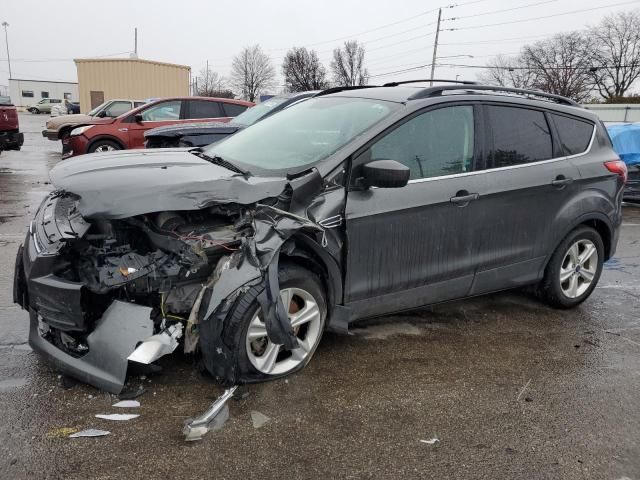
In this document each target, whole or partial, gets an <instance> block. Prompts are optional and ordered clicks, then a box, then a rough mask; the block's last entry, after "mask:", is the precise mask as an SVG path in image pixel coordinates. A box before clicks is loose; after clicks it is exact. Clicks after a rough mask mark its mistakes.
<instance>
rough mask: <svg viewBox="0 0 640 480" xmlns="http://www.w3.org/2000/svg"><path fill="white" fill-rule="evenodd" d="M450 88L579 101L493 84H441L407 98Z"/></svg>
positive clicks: (439, 93) (571, 104)
mask: <svg viewBox="0 0 640 480" xmlns="http://www.w3.org/2000/svg"><path fill="white" fill-rule="evenodd" d="M451 90H467V91H468V92H474V91H489V92H504V93H517V94H519V95H524V96H527V97H539V98H544V99H547V100H553V101H554V102H556V103H559V104H561V105H570V106H572V107H580V104H579V103H577V102H575V101H573V100H571V99H570V98H567V97H563V96H562V95H555V94H553V93H545V92H539V91H536V90H525V89H523V88H512V87H499V86H494V85H473V86H471V87H469V88H468V89H466V88H465V87H461V86H457V85H442V86H438V87H429V88H425V89H424V90H420V91H419V92H417V93H415V94H413V95H411V97H409V100H417V99H419V98H428V97H437V96H440V95H442V93H443V92H446V91H451Z"/></svg>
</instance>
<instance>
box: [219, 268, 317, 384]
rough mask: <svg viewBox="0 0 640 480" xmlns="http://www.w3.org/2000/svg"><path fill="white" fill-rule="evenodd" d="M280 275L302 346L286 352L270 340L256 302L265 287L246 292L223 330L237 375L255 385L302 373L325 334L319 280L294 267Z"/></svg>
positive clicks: (304, 270) (280, 281)
mask: <svg viewBox="0 0 640 480" xmlns="http://www.w3.org/2000/svg"><path fill="white" fill-rule="evenodd" d="M278 276H279V283H280V290H281V292H289V293H290V299H291V300H290V301H289V302H288V303H289V304H290V306H289V312H291V313H290V315H289V318H290V319H291V321H292V324H294V325H295V327H294V333H295V334H296V336H297V337H298V339H299V342H300V345H301V347H299V348H297V349H295V350H284V349H282V348H281V347H280V346H278V345H276V344H273V343H272V342H271V340H269V338H268V336H267V335H266V328H265V327H264V323H263V322H262V321H261V320H260V318H259V317H260V316H261V315H262V313H261V311H260V306H259V304H258V301H257V300H256V298H257V296H258V294H259V293H260V292H261V291H262V289H263V287H254V288H251V289H250V290H249V291H247V292H246V293H245V294H244V295H243V296H242V297H241V298H240V299H239V300H238V301H237V302H236V304H235V305H234V307H233V310H232V311H231V312H229V315H228V317H227V320H226V323H227V325H228V328H225V329H224V333H223V336H224V338H223V340H224V343H225V344H226V345H229V346H233V348H234V350H235V358H236V359H237V360H236V361H237V365H236V367H237V368H236V371H237V372H238V374H239V375H238V376H239V377H240V378H244V379H250V380H251V381H252V382H255V381H267V380H273V379H276V378H280V377H283V376H286V375H289V374H291V373H294V372H297V371H299V370H302V369H303V368H304V367H305V366H306V365H307V364H308V363H309V361H310V360H311V357H312V356H313V354H314V352H315V350H316V348H317V347H318V344H319V343H320V339H321V338H322V333H323V332H324V325H325V319H326V316H327V305H326V300H325V293H324V288H323V286H322V282H321V281H320V280H319V279H318V277H317V276H316V275H315V274H313V273H312V272H310V271H309V270H306V269H305V268H302V267H300V266H298V265H295V264H284V265H282V266H281V268H280V272H279V275H278ZM281 294H282V293H281ZM283 295H285V294H283ZM296 314H297V315H296ZM305 320H306V321H305ZM298 322H299V323H298ZM248 336H249V338H248Z"/></svg>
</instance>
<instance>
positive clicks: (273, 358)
mask: <svg viewBox="0 0 640 480" xmlns="http://www.w3.org/2000/svg"><path fill="white" fill-rule="evenodd" d="M338 90H339V91H336V90H333V91H330V92H326V93H325V94H320V95H318V96H316V97H314V98H310V99H307V100H306V101H304V102H301V103H299V104H297V105H294V106H292V107H290V108H287V109H285V110H283V111H282V112H280V113H279V114H278V115H274V116H272V117H269V118H267V119H265V120H263V121H261V122H259V123H256V124H255V125H253V126H252V127H251V128H248V129H245V130H242V131H240V132H239V133H237V134H236V135H234V136H232V137H229V138H227V139H225V140H224V141H222V142H219V143H216V144H214V145H212V146H210V147H209V148H206V149H204V150H202V149H192V150H188V149H173V150H172V149H167V150H147V151H144V152H138V151H121V152H110V153H104V154H102V153H101V154H93V155H91V158H86V157H82V158H81V157H78V158H75V159H72V160H68V161H65V162H63V163H60V164H58V165H57V166H56V167H55V168H54V169H53V170H52V171H51V181H52V182H53V185H54V186H55V187H56V190H55V191H54V192H53V193H51V194H50V195H49V196H48V197H47V198H46V199H45V200H44V202H43V203H42V205H41V206H40V208H39V209H38V212H37V213H36V216H35V219H34V220H33V221H32V223H31V226H30V228H29V232H28V234H27V238H26V241H25V245H24V248H22V247H21V249H20V252H19V254H18V258H17V266H16V273H15V285H14V298H15V302H17V303H19V304H20V305H22V307H24V308H25V309H28V310H29V313H30V318H31V329H30V338H29V341H30V344H31V345H32V347H33V348H34V349H35V350H37V351H39V352H41V353H42V354H43V355H44V356H45V357H47V358H49V359H50V360H52V361H54V362H55V363H57V364H58V365H59V366H60V367H61V368H62V370H64V371H66V372H68V373H70V374H71V375H74V376H76V377H78V378H80V379H82V380H84V381H87V382H89V383H92V384H94V385H96V386H98V387H101V388H104V389H106V390H109V391H112V392H118V391H119V390H120V389H121V388H122V385H123V382H124V379H125V375H126V370H127V363H128V361H133V362H139V363H150V362H153V361H154V360H155V359H157V358H158V357H159V356H161V355H163V354H166V353H169V352H171V351H172V350H173V349H175V348H177V346H178V345H179V344H182V345H183V347H184V349H185V351H186V352H189V353H193V354H194V355H195V356H196V358H197V359H198V360H199V361H200V363H201V365H202V366H203V367H205V368H206V369H207V370H208V371H209V372H211V373H212V374H213V375H214V376H215V377H216V378H217V379H218V380H219V381H220V382H222V383H224V384H237V383H247V382H254V381H261V380H265V379H272V378H277V377H279V376H282V375H285V374H288V373H291V372H294V371H297V370H299V369H301V368H302V367H303V366H304V365H305V364H306V363H307V362H308V361H309V360H310V358H311V356H312V354H313V352H314V351H315V349H316V347H317V345H318V342H319V341H320V337H321V336H322V332H323V331H324V330H325V329H326V328H330V329H333V330H336V331H343V332H344V331H346V330H347V328H348V325H349V323H350V322H351V321H353V320H355V319H358V318H363V317H370V316H377V315H383V314H387V313H391V312H397V311H400V310H406V309H412V308H416V307H420V306H422V305H426V304H432V303H436V302H443V301H447V300H453V299H458V298H464V297H468V296H472V295H479V294H483V293H489V292H495V291H498V290H504V289H510V288H515V287H521V286H525V285H535V286H537V288H536V290H537V292H538V293H539V296H540V297H541V298H542V299H543V300H545V301H546V302H548V303H549V304H550V305H552V306H554V307H559V308H568V307H573V306H576V305H578V304H579V303H581V302H582V301H584V300H585V299H586V298H587V297H588V296H589V295H590V294H591V292H592V291H593V289H594V287H595V285H596V283H597V282H598V279H599V277H600V273H601V271H602V263H603V262H604V261H606V260H607V259H608V258H610V257H611V256H612V255H613V253H614V251H615V248H616V243H617V240H618V231H619V226H620V223H621V195H622V190H623V186H624V182H625V175H626V170H625V167H624V164H623V163H622V162H621V161H620V160H619V159H618V157H617V155H616V153H615V152H614V151H613V149H612V146H611V142H610V140H609V137H608V135H607V132H606V130H605V129H604V127H603V125H602V124H601V122H600V121H599V120H598V118H597V117H596V116H595V115H594V114H592V113H590V112H589V111H587V110H584V109H582V108H579V107H578V106H577V105H576V104H575V103H574V102H573V101H571V100H568V99H566V98H563V97H558V96H554V95H548V94H544V93H541V92H534V91H525V90H514V89H508V88H498V87H490V86H483V85H471V84H455V85H445V86H434V87H430V88H425V87H411V86H405V85H401V84H400V83H393V84H387V85H385V86H383V87H375V88H344V89H338Z"/></svg>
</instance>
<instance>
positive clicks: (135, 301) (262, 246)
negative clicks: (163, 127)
mask: <svg viewBox="0 0 640 480" xmlns="http://www.w3.org/2000/svg"><path fill="white" fill-rule="evenodd" d="M53 176H54V175H53V174H52V178H53ZM232 181H233V182H239V181H241V180H236V179H233V180H232ZM59 183H64V182H59ZM273 183H274V182H271V184H273ZM278 183H280V180H278V182H277V183H275V184H278ZM271 184H270V185H271ZM229 185H233V184H232V183H230V182H229V181H227V182H226V183H225V186H226V187H228V186H229ZM81 188H82V185H79V186H78V188H77V189H76V190H81ZM248 188H249V189H250V190H248V191H249V192H252V193H251V195H259V194H261V193H263V194H264V193H266V192H267V190H265V191H263V192H261V191H260V189H259V188H257V187H255V186H249V187H248ZM266 188H268V189H270V188H271V187H266ZM322 188H323V185H322V180H321V179H320V177H319V175H318V173H317V172H315V171H313V172H311V173H308V174H306V175H304V176H303V177H302V178H298V179H293V180H291V181H289V182H286V183H285V187H284V188H283V189H282V191H281V193H280V194H279V195H278V196H268V197H265V198H263V199H262V200H260V201H258V202H249V203H242V202H229V201H221V202H213V201H205V202H203V201H201V197H204V195H205V193H206V195H207V196H208V197H212V196H215V195H213V194H212V193H210V192H203V193H202V194H200V196H196V195H194V194H192V193H189V195H188V196H191V197H192V198H190V205H189V204H187V203H186V201H185V194H182V193H176V192H170V193H169V194H167V195H162V198H163V199H164V200H165V201H166V199H167V197H170V196H171V194H173V195H179V196H180V198H179V199H178V200H177V201H176V203H177V204H178V205H181V206H183V205H187V206H188V207H190V208H189V209H186V210H184V209H183V210H162V211H150V212H149V213H137V212H139V211H141V210H150V209H152V207H151V206H150V203H149V198H145V199H141V200H140V202H133V203H131V204H130V206H126V205H127V204H123V203H122V202H117V203H113V207H112V206H111V204H110V203H109V202H108V201H107V200H108V199H106V198H105V197H102V198H99V195H100V192H99V191H97V190H92V191H90V192H87V195H85V196H84V197H82V196H80V195H78V194H76V193H70V192H69V191H66V190H63V189H59V190H56V191H54V192H53V193H51V194H50V195H49V196H47V198H45V200H44V201H43V203H42V204H41V206H40V208H39V209H38V212H37V213H36V216H35V218H34V220H33V221H32V222H31V225H30V228H29V232H28V234H27V238H26V241H25V244H24V247H21V249H20V251H19V253H18V258H17V263H16V274H15V281H14V301H15V302H16V303H18V304H20V305H21V306H22V307H23V308H25V309H27V310H28V311H29V313H30V318H31V329H30V343H31V344H32V346H34V348H35V349H36V350H37V351H38V352H39V353H41V354H43V355H45V356H46V357H48V359H49V360H50V361H52V362H53V363H55V364H56V365H58V366H59V367H60V369H61V370H62V371H64V372H66V373H68V374H70V375H72V376H74V377H76V378H79V379H81V380H83V381H85V382H87V383H90V384H93V385H95V386H97V387H99V388H102V389H105V390H107V391H110V392H113V393H118V392H119V391H120V390H121V389H122V387H123V386H124V382H125V379H126V372H127V365H128V362H129V361H134V362H138V363H143V364H149V363H152V362H154V361H155V360H157V359H158V358H160V357H161V356H163V355H166V354H168V353H171V352H173V351H174V350H175V349H176V348H178V346H179V345H182V347H183V348H184V351H185V353H188V354H194V355H195V356H196V359H197V360H198V362H199V364H200V365H202V366H203V367H204V369H206V370H208V371H209V372H210V373H211V374H212V375H213V376H214V377H215V378H216V379H217V380H218V381H219V382H220V383H222V384H224V385H234V384H239V383H250V382H253V381H261V379H259V378H258V377H252V376H250V375H247V374H246V372H245V373H242V372H240V371H238V369H237V367H236V364H237V355H238V354H237V352H236V351H234V349H233V346H230V345H229V343H228V341H227V342H225V341H224V339H223V333H224V332H225V329H226V328H229V327H228V325H227V324H226V322H227V315H228V314H229V312H230V310H231V309H232V307H233V305H234V303H235V302H236V301H239V300H238V299H239V298H240V297H241V296H242V294H243V293H245V292H247V291H249V290H250V289H252V288H253V289H254V290H255V289H257V290H255V292H257V293H256V295H257V296H256V297H255V301H256V302H257V303H258V304H259V308H260V310H261V312H262V313H261V317H262V318H263V321H264V324H265V328H266V332H267V334H268V338H269V341H272V342H274V343H276V344H278V345H282V346H283V348H288V349H295V348H298V342H299V339H298V338H297V337H296V336H295V333H294V330H293V328H292V326H291V323H290V320H289V318H288V314H289V310H290V308H291V307H290V305H287V306H285V305H284V304H283V301H282V299H281V297H280V289H279V284H278V262H279V258H280V256H281V255H301V256H302V257H305V255H307V254H306V253H304V252H302V251H298V249H297V247H296V245H295V242H294V241H293V236H294V235H296V234H297V233H303V232H304V236H305V238H308V240H305V242H307V241H308V242H310V243H311V244H313V245H315V246H316V247H315V248H317V249H324V248H326V247H327V246H329V249H333V250H334V252H338V253H339V251H340V248H341V240H340V238H341V237H340V235H339V234H337V232H329V230H328V229H331V228H334V227H333V224H332V223H331V222H330V223H328V224H327V225H325V226H323V224H322V221H321V220H320V221H314V220H312V219H311V218H314V217H313V214H311V213H310V212H309V211H308V205H307V204H308V203H309V202H311V201H312V200H313V199H315V202H316V203H317V205H318V212H319V213H320V214H321V215H322V217H323V218H325V217H330V215H329V213H331V212H333V211H335V210H336V209H338V208H341V205H342V202H341V200H342V196H341V194H338V195H339V196H338V195H337V196H336V198H337V199H338V203H337V204H336V205H334V206H332V207H331V209H330V210H327V208H326V205H324V200H322V201H321V202H317V198H316V197H317V195H318V193H319V192H320V190H321V189H322ZM234 190H235V191H236V193H237V194H242V195H245V194H244V193H243V191H242V190H241V189H238V188H234ZM269 191H270V190H269ZM135 193H136V192H130V193H129V195H130V196H131V195H132V194H133V195H135ZM188 196H187V197H188ZM147 197H150V195H147ZM130 199H131V200H133V198H130ZM102 200H104V201H102ZM101 201H102V202H101ZM145 202H147V203H145ZM143 204H144V205H143ZM109 209H110V210H109ZM127 210H129V211H131V212H132V213H136V214H134V215H131V216H126V215H125V214H123V213H122V212H125V211H127ZM87 213H88V214H87ZM300 240H303V239H299V241H300ZM320 245H322V246H320ZM325 255H326V254H325ZM302 257H301V258H302ZM304 261H307V262H310V263H312V261H311V258H310V257H309V258H305V259H304ZM318 273H319V272H318Z"/></svg>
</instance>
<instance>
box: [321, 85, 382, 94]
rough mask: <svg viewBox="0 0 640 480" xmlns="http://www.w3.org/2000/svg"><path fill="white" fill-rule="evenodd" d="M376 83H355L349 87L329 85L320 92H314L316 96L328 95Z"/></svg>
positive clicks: (371, 86) (369, 86)
mask: <svg viewBox="0 0 640 480" xmlns="http://www.w3.org/2000/svg"><path fill="white" fill-rule="evenodd" d="M377 86H378V85H355V86H350V87H331V88H327V89H325V90H322V91H321V92H320V93H318V94H316V97H319V96H320V95H329V94H330V93H337V92H344V91H345V90H360V89H362V88H374V87H377Z"/></svg>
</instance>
